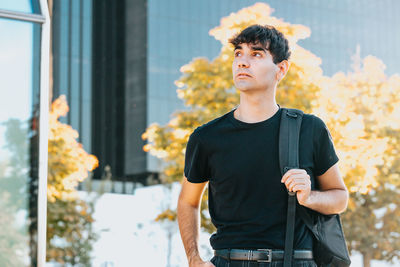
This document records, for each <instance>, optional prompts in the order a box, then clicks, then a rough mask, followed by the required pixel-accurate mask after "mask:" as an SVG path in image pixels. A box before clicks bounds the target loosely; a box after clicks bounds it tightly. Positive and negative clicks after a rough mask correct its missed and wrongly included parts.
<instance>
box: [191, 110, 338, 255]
mask: <svg viewBox="0 0 400 267" xmlns="http://www.w3.org/2000/svg"><path fill="white" fill-rule="evenodd" d="M234 110H235V109H233V110H232V111H230V112H228V113H226V114H225V115H223V116H221V117H219V118H216V119H214V120H212V121H210V122H208V123H206V124H204V125H202V126H200V127H198V128H196V129H195V130H194V131H193V133H192V134H191V135H190V137H189V141H188V144H187V147H186V155H185V169H184V173H185V176H186V177H187V179H188V181H189V182H192V183H202V182H205V181H209V185H208V186H209V212H210V216H211V221H212V223H213V224H214V225H215V227H216V228H217V231H216V233H214V234H213V235H212V236H211V238H210V244H211V246H212V248H213V249H223V248H244V249H257V248H272V249H284V243H285V238H284V237H285V231H286V215H287V214H286V212H287V198H288V195H287V190H286V187H285V185H284V184H283V183H281V178H282V177H281V173H280V169H279V156H278V155H279V154H278V139H279V123H280V116H281V113H282V109H279V111H277V112H276V113H275V114H274V115H273V116H272V117H270V118H268V119H267V120H264V121H261V122H256V123H246V122H243V121H240V120H238V119H236V118H235V117H234V115H233V112H234ZM299 153H300V154H299V163H300V168H301V169H305V170H306V171H307V173H308V174H309V175H310V177H311V181H312V183H313V185H314V177H316V176H319V175H322V174H323V173H325V172H326V171H327V170H328V169H329V168H330V167H331V166H333V165H334V164H335V163H336V162H337V161H338V157H337V155H336V153H335V149H334V145H333V142H332V138H331V135H330V133H329V131H328V129H327V127H326V125H325V123H324V122H323V121H322V120H321V119H320V118H318V117H316V116H314V115H311V114H304V117H303V122H302V125H301V131H300V143H299ZM294 248H295V249H311V248H312V234H311V232H310V231H309V230H308V229H307V228H306V226H305V225H304V223H303V222H302V221H301V219H300V218H299V217H298V216H296V222H295V236H294Z"/></svg>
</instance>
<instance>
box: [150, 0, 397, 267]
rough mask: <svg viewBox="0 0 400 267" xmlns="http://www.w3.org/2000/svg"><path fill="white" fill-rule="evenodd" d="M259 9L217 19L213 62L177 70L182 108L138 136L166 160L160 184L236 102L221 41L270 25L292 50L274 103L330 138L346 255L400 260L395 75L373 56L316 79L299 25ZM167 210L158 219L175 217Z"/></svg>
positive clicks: (315, 64) (177, 174) (315, 62)
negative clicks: (341, 191) (310, 119)
mask: <svg viewBox="0 0 400 267" xmlns="http://www.w3.org/2000/svg"><path fill="white" fill-rule="evenodd" d="M271 12H272V10H271V8H270V7H269V6H268V5H266V4H256V5H253V6H251V7H248V8H244V9H242V10H240V11H239V12H237V13H232V14H231V15H230V16H228V17H226V18H223V19H222V20H221V24H220V25H219V26H218V27H216V28H214V29H212V30H211V31H210V34H211V35H212V36H214V37H215V38H216V39H217V40H219V41H220V42H221V44H222V48H221V53H220V54H219V55H218V56H217V57H216V58H215V59H213V60H212V61H210V60H208V59H205V58H195V59H194V60H193V61H192V62H190V63H189V64H187V65H185V66H183V67H182V68H181V72H182V76H181V78H180V79H179V80H178V81H176V85H177V87H178V90H177V93H178V97H180V98H181V99H182V100H183V101H184V102H185V105H186V106H187V107H190V109H189V110H185V111H177V112H175V113H174V114H173V118H172V119H171V120H170V121H169V123H168V124H167V125H165V126H160V125H158V124H152V125H150V126H149V127H148V129H147V130H146V132H145V133H144V134H143V138H144V139H147V141H148V144H146V145H145V146H144V150H145V151H148V152H150V153H151V154H152V155H155V156H157V157H159V158H161V159H163V160H164V161H165V162H166V164H167V165H166V167H165V169H164V170H163V173H162V174H163V176H162V180H163V181H164V182H165V183H169V182H173V181H180V180H181V179H182V174H183V167H184V153H185V147H186V143H187V139H188V137H189V135H190V133H191V132H193V130H194V129H195V128H196V127H198V126H200V125H202V124H203V123H205V122H207V121H209V120H211V119H213V118H215V117H218V116H220V115H222V114H224V113H226V112H228V111H230V110H231V109H232V108H233V107H234V106H236V105H237V104H238V99H239V92H238V91H237V90H235V89H234V86H233V80H232V74H231V64H232V54H233V51H232V47H230V46H229V45H228V42H227V40H228V39H229V38H230V37H231V36H232V35H233V34H234V33H236V32H238V31H240V30H242V29H244V28H245V27H247V26H249V25H251V24H255V23H257V24H270V25H273V26H275V27H276V28H278V29H279V30H280V31H282V32H283V33H284V34H285V36H287V38H288V40H289V43H290V47H291V50H292V57H291V62H292V63H291V66H290V68H289V72H288V73H287V75H286V77H285V79H283V80H282V81H281V82H280V83H279V85H278V89H277V102H278V103H279V104H280V105H281V106H285V107H293V108H300V109H302V110H304V111H305V112H309V113H314V114H316V115H317V116H319V117H321V118H322V119H323V120H324V121H325V122H326V124H327V125H328V128H329V130H330V132H331V134H332V137H333V140H334V143H335V148H336V150H337V152H338V155H339V158H340V161H339V165H340V168H341V172H342V173H343V177H344V180H345V183H346V185H347V186H348V187H349V189H350V192H351V195H350V197H351V198H350V201H349V207H348V211H347V212H345V213H344V214H343V217H342V218H343V224H344V228H345V234H346V238H347V240H348V244H349V249H350V251H359V252H361V253H362V254H363V256H364V266H365V267H368V266H369V262H370V260H371V259H381V260H389V261H390V260H393V259H394V258H396V257H399V248H400V247H399V245H400V244H399V242H400V241H399V240H400V238H399V237H400V229H399V227H398V225H400V221H399V220H400V216H398V215H399V212H400V211H399V204H400V203H399V201H400V198H399V195H398V194H399V192H400V191H399V183H400V179H399V178H400V177H399V176H400V175H399V174H400V172H399V168H400V159H399V157H398V156H397V154H398V151H400V147H399V145H400V140H399V138H400V134H399V129H400V117H399V114H400V103H399V100H400V95H399V90H400V78H399V76H398V75H394V76H392V77H390V78H388V77H386V76H385V74H384V65H383V63H382V62H381V61H379V60H378V59H376V58H374V57H366V58H365V59H364V60H363V66H361V59H359V57H358V60H354V61H355V62H354V72H353V73H349V74H347V75H345V74H343V73H337V74H335V75H334V76H333V77H325V76H323V75H322V70H321V68H320V64H321V60H320V59H319V58H317V57H316V56H315V55H313V54H312V53H311V52H309V51H307V50H305V49H303V48H302V47H300V46H299V45H297V41H298V40H299V39H303V38H306V37H308V36H309V35H310V30H309V29H308V28H306V27H304V26H302V25H292V24H289V23H287V22H284V21H282V20H280V19H277V18H275V17H272V16H271ZM207 197H208V194H207V193H205V194H204V197H203V199H202V203H201V219H202V227H203V229H205V230H207V231H208V232H213V231H215V229H214V227H213V225H212V224H211V223H210V220H209V216H208V214H207V212H206V210H207ZM175 218H176V214H175V211H172V210H167V211H165V212H164V213H163V214H161V215H160V216H159V217H158V220H163V219H164V220H165V219H169V220H175Z"/></svg>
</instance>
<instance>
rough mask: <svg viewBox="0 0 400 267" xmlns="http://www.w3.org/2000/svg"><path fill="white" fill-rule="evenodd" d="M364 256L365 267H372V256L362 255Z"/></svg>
mask: <svg viewBox="0 0 400 267" xmlns="http://www.w3.org/2000/svg"><path fill="white" fill-rule="evenodd" d="M362 256H363V267H371V260H372V257H371V254H370V253H368V252H364V253H362Z"/></svg>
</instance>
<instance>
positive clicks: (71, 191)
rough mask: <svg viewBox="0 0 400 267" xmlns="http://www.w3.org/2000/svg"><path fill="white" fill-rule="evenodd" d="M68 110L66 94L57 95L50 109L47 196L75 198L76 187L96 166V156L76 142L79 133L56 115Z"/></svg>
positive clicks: (51, 199)
mask: <svg viewBox="0 0 400 267" xmlns="http://www.w3.org/2000/svg"><path fill="white" fill-rule="evenodd" d="M68 111H69V108H68V104H67V101H66V99H65V96H60V97H59V98H58V99H56V100H55V101H54V102H53V103H52V105H51V110H50V113H49V146H48V154H49V157H48V165H49V167H48V168H49V171H48V190H47V195H48V200H49V201H51V202H54V201H55V200H56V199H61V200H74V199H77V192H76V187H77V185H78V183H79V182H82V181H83V180H84V179H85V178H86V177H88V172H90V171H92V170H93V169H95V168H96V167H97V166H98V160H97V158H96V157H95V156H93V155H90V154H88V153H87V152H86V151H85V150H84V149H83V147H82V144H80V143H78V142H77V140H76V139H77V138H78V137H79V134H78V132H77V131H75V130H74V129H72V127H71V126H69V125H66V124H64V123H61V122H60V121H59V118H60V117H61V116H65V115H66V114H67V113H68Z"/></svg>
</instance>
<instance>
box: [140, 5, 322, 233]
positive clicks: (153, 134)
mask: <svg viewBox="0 0 400 267" xmlns="http://www.w3.org/2000/svg"><path fill="white" fill-rule="evenodd" d="M272 11H273V10H272V9H271V8H270V7H269V6H268V5H266V4H261V3H258V4H255V5H253V6H251V7H248V8H244V9H242V10H240V11H239V12H237V13H232V14H231V15H230V16H228V17H226V18H223V19H222V20H221V25H220V26H218V27H216V28H214V29H212V30H211V31H210V34H211V35H212V36H214V37H215V38H216V39H217V40H219V41H220V42H221V44H222V48H221V52H220V54H219V55H218V56H217V57H216V58H215V59H213V60H211V61H210V60H208V59H207V58H195V59H194V60H193V61H192V62H190V63H189V64H187V65H185V66H183V67H182V68H181V72H182V76H181V78H180V79H179V80H178V81H176V85H177V86H178V88H179V89H178V90H177V93H178V97H179V98H181V99H182V100H183V101H184V102H185V105H186V106H188V107H190V110H185V111H177V112H175V113H174V114H173V118H172V119H171V120H170V122H169V123H168V124H167V125H165V126H160V125H158V124H152V125H150V126H149V127H148V128H147V130H146V132H145V133H144V134H143V136H142V137H143V138H144V139H147V140H148V144H146V145H145V146H144V150H145V151H149V152H150V153H151V154H152V155H155V156H157V157H159V158H162V159H163V160H164V161H165V162H166V163H167V166H166V167H165V169H164V170H163V175H162V180H163V182H165V183H170V182H174V181H181V179H182V173H183V167H184V155H185V148H186V143H187V139H188V137H189V135H190V133H191V132H192V131H193V130H194V129H195V128H196V127H198V126H200V125H202V124H204V123H206V122H207V121H209V120H211V119H214V118H215V117H218V116H221V115H223V114H224V113H226V112H228V111H230V110H231V109H232V108H234V107H235V106H236V105H237V104H238V103H239V91H238V90H236V89H235V88H234V84H233V79H232V69H231V66H232V61H233V47H231V45H230V44H228V39H229V38H230V37H231V36H232V35H233V34H234V33H237V32H240V31H241V30H243V29H244V28H245V27H247V26H250V25H252V24H256V23H257V24H270V25H273V26H275V27H276V28H277V29H279V30H280V31H282V32H283V33H284V34H285V35H286V36H287V37H288V40H289V42H290V45H291V47H292V51H293V52H292V56H291V62H292V63H291V67H290V69H289V72H288V73H287V75H286V78H285V79H284V80H282V81H281V82H280V84H279V88H278V90H277V92H278V94H277V101H278V103H280V104H281V105H282V106H287V107H293V108H301V109H303V110H305V111H310V110H311V107H312V101H311V100H312V99H313V95H314V94H316V93H317V92H318V91H319V90H320V88H319V86H318V82H319V81H320V80H321V79H322V70H321V68H320V64H321V60H320V59H319V58H318V57H316V56H315V55H313V54H312V53H311V52H309V51H307V50H305V49H303V48H302V47H300V46H299V45H297V43H296V42H297V41H298V40H299V39H303V38H306V37H308V36H309V35H310V30H309V29H308V28H307V27H305V26H302V25H292V24H290V23H287V22H284V21H283V20H281V19H277V18H275V17H273V16H271V13H272ZM207 201H208V193H207V192H206V193H205V194H204V196H203V199H202V203H201V222H202V227H203V229H205V230H207V231H208V232H210V233H211V232H213V231H215V228H214V226H213V225H212V224H211V222H210V217H209V215H208V213H207V210H208V205H207ZM175 212H176V211H172V210H167V211H165V214H161V216H159V217H158V220H160V219H168V218H169V219H171V220H175Z"/></svg>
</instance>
